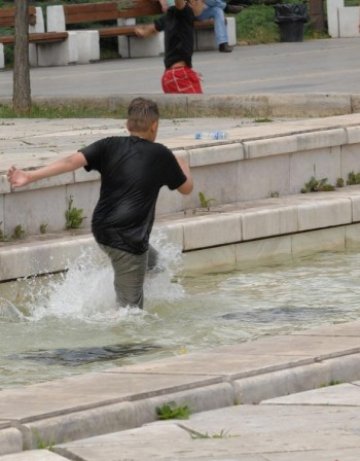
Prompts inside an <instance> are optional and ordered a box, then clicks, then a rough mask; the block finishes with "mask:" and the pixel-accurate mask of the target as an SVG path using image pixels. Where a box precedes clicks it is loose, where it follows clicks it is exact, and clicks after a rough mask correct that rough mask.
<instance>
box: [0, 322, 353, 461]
mask: <svg viewBox="0 0 360 461" xmlns="http://www.w3.org/2000/svg"><path fill="white" fill-rule="evenodd" d="M359 335H360V321H354V322H350V323H344V324H339V325H331V326H330V325H328V326H322V327H319V328H314V329H312V330H308V331H305V332H298V333H297V334H292V335H286V336H279V337H269V338H262V339H259V340H256V341H251V342H247V343H243V344H239V345H235V346H231V347H230V346H225V347H221V348H217V349H214V350H209V351H207V352H199V353H193V354H185V355H179V356H174V357H171V358H166V359H161V360H160V359H159V360H156V361H153V362H149V363H142V364H136V365H131V366H127V367H119V368H111V369H109V370H106V371H103V372H99V373H89V374H85V375H79V376H73V377H68V378H64V379H58V380H54V381H51V382H46V383H39V384H35V385H31V386H27V387H23V388H15V389H11V388H10V389H3V390H1V392H0V461H60V460H62V459H70V460H76V461H125V460H127V461H130V460H132V461H145V460H149V459H151V460H154V461H157V460H159V461H160V460H162V461H170V460H172V461H174V460H188V461H189V460H191V461H192V460H194V461H195V460H204V461H205V460H218V461H220V460H221V461H235V460H241V461H285V460H287V459H289V458H287V456H291V459H292V460H296V461H305V460H306V461H308V460H309V459H310V460H316V461H317V460H320V461H358V460H359V453H360V417H359V406H360V381H359V379H360V343H359ZM339 382H341V383H342V384H338V385H333V386H329V385H330V384H335V383H339ZM326 386H327V387H326ZM304 391H308V392H304ZM171 402H174V404H175V405H176V406H184V405H187V406H188V407H189V409H190V410H191V412H192V415H191V417H190V419H188V420H176V421H174V420H171V421H167V422H161V421H156V419H157V418H156V411H155V410H156V408H158V407H159V406H161V405H163V404H166V403H167V404H169V403H171ZM254 404H258V405H254ZM40 443H41V445H40ZM40 446H41V447H42V448H44V447H47V448H48V450H45V449H43V450H38V448H39V447H40ZM24 449H25V450H27V451H22V450H24Z"/></svg>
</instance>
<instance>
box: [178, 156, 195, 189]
mask: <svg viewBox="0 0 360 461" xmlns="http://www.w3.org/2000/svg"><path fill="white" fill-rule="evenodd" d="M176 160H177V162H178V164H179V165H180V168H181V169H182V170H183V173H184V175H185V176H186V178H187V179H186V181H185V182H184V183H183V184H181V186H180V187H178V188H177V190H178V191H179V192H180V193H181V194H184V195H188V194H190V193H191V192H192V190H193V187H194V182H193V179H192V176H191V172H190V168H189V165H188V163H187V161H186V160H185V159H184V158H181V157H176Z"/></svg>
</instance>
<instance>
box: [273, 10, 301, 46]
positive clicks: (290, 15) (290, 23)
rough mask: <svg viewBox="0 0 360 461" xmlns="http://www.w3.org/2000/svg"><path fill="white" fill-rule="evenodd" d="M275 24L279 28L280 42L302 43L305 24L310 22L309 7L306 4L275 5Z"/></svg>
mask: <svg viewBox="0 0 360 461" xmlns="http://www.w3.org/2000/svg"><path fill="white" fill-rule="evenodd" d="M274 8H275V22H276V23H277V25H278V26H279V31H280V41H282V42H302V41H303V40H304V24H305V22H307V20H308V13H307V7H306V5H305V4H304V3H284V4H278V5H274Z"/></svg>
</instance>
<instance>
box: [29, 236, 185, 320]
mask: <svg viewBox="0 0 360 461" xmlns="http://www.w3.org/2000/svg"><path fill="white" fill-rule="evenodd" d="M152 244H153V246H154V247H155V248H156V249H157V250H158V251H159V264H158V265H159V267H160V268H161V270H156V269H155V270H153V271H151V272H150V273H149V274H148V276H147V278H146V281H145V287H144V292H145V311H142V310H140V309H134V308H122V309H118V308H117V305H116V298H115V291H114V287H113V271H112V268H111V265H110V262H109V260H108V258H107V257H106V256H105V255H103V254H102V253H101V252H99V251H87V252H84V253H83V254H82V255H81V256H80V257H79V258H78V259H77V260H76V261H75V262H73V263H72V264H70V265H69V268H68V271H67V272H66V273H63V274H61V275H57V276H53V277H49V278H48V279H47V281H46V283H42V284H40V287H39V284H38V283H37V284H36V287H35V286H31V285H32V284H31V281H29V290H32V292H31V293H30V294H29V299H31V305H30V306H28V307H27V310H28V311H29V312H30V315H29V320H33V321H37V320H41V319H43V318H45V317H55V318H61V319H65V318H68V319H77V320H82V321H88V322H107V323H109V322H114V323H117V322H119V321H123V320H124V319H129V317H131V318H133V319H134V320H135V319H136V318H137V319H139V318H141V317H143V316H146V315H149V314H148V313H147V311H146V309H147V307H149V306H150V308H151V307H152V306H154V305H156V303H159V302H163V301H167V302H173V301H176V300H178V299H181V298H182V297H183V296H184V289H183V287H182V286H181V285H179V284H178V283H173V282H172V279H173V276H174V273H175V272H176V270H177V269H178V267H179V265H180V264H181V250H180V248H178V247H177V246H175V245H173V244H171V243H169V242H168V241H167V239H166V237H165V236H164V235H163V234H161V233H160V232H156V233H155V234H154V237H153V238H152ZM99 255H100V256H99ZM137 321H139V320H137Z"/></svg>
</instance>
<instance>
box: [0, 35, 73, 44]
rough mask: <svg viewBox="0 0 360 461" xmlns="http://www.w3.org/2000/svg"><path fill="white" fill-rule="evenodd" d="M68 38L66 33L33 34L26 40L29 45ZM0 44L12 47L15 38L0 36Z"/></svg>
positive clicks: (12, 36)
mask: <svg viewBox="0 0 360 461" xmlns="http://www.w3.org/2000/svg"><path fill="white" fill-rule="evenodd" d="M68 36H69V34H68V32H34V33H31V34H29V35H28V40H29V42H30V43H56V42H62V41H64V40H66V39H67V38H68ZM0 43H2V44H3V45H12V44H14V43H15V36H14V35H1V36H0Z"/></svg>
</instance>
